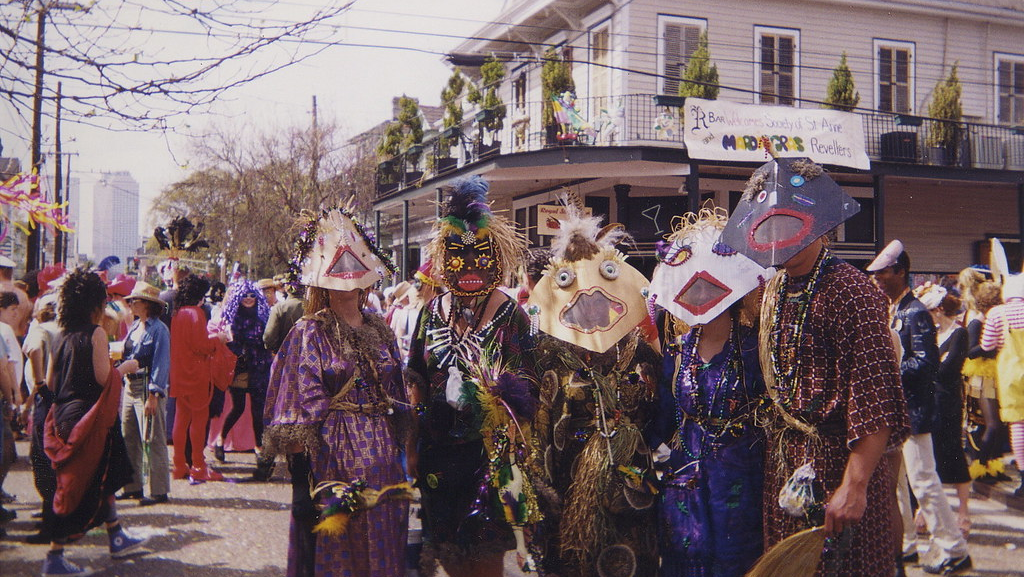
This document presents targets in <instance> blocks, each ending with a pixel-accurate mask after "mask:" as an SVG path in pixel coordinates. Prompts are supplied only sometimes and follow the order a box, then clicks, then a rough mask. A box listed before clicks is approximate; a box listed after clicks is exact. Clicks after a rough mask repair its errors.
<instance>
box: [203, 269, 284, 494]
mask: <svg viewBox="0 0 1024 577" xmlns="http://www.w3.org/2000/svg"><path fill="white" fill-rule="evenodd" d="M268 318H270V305H269V303H268V302H267V298H266V297H265V296H263V291H261V290H259V288H258V287H257V286H256V283H254V282H252V281H250V280H246V279H243V280H240V281H238V282H236V283H234V284H232V285H231V288H230V290H229V291H228V295H227V298H225V299H224V308H223V309H222V312H221V320H220V322H221V326H224V327H230V329H231V342H229V343H228V348H230V349H231V352H232V353H234V354H235V356H237V357H238V361H237V363H236V364H235V378H234V380H233V381H232V382H231V386H230V387H229V388H228V391H229V392H230V394H231V411H230V412H229V413H228V415H227V417H226V418H225V419H224V424H223V426H222V427H221V430H220V435H219V436H218V437H217V441H216V442H215V444H214V447H213V450H214V455H215V456H216V457H217V460H218V461H220V462H222V463H223V462H224V458H225V457H224V439H225V438H226V437H227V436H228V433H229V432H231V429H232V427H234V426H235V423H237V422H238V419H239V417H241V416H242V412H243V411H244V410H245V400H246V399H245V397H246V395H249V399H250V402H249V406H250V410H251V411H252V430H253V434H254V436H255V437H256V447H257V448H258V449H260V451H261V454H260V456H259V457H258V458H257V460H256V472H255V473H254V474H253V478H255V479H257V480H261V481H265V480H267V479H269V478H270V473H271V472H272V470H273V466H274V462H273V460H268V459H266V458H264V456H263V455H262V449H261V447H262V446H263V441H262V439H263V407H264V405H265V403H266V400H267V380H268V379H269V378H270V361H271V355H270V351H268V350H267V349H266V347H265V346H264V345H263V330H264V329H265V328H266V327H267V319H268Z"/></svg>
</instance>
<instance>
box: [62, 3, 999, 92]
mask: <svg viewBox="0 0 1024 577" xmlns="http://www.w3.org/2000/svg"><path fill="white" fill-rule="evenodd" d="M264 20H268V21H276V22H283V23H292V24H297V23H294V22H292V21H287V20H282V19H269V18H267V19H264ZM498 24H501V23H500V22H498ZM76 26H77V27H84V28H100V29H104V30H118V31H135V30H137V29H135V28H133V27H129V26H114V25H109V24H108V25H98V24H83V23H78V24H76ZM322 26H323V27H325V28H331V29H333V30H334V31H335V32H337V31H340V30H361V31H368V32H380V33H385V34H403V35H412V36H426V37H433V38H451V39H456V40H480V41H489V42H502V43H509V44H517V45H522V46H524V47H531V48H557V47H560V46H565V45H568V44H570V43H550V42H536V41H527V40H516V39H499V38H487V37H479V36H462V35H458V34H445V33H440V32H424V31H417V30H402V29H397V28H380V27H373V26H356V25H347V24H346V25H338V24H324V25H322ZM542 28H546V27H542ZM562 30H563V31H570V32H579V33H580V34H581V36H578V37H577V38H576V39H575V40H579V39H580V38H581V37H582V35H587V34H589V33H590V32H592V30H574V29H562ZM148 31H149V32H153V33H159V34H178V35H188V36H203V37H213V38H224V39H227V38H230V39H233V40H238V39H239V38H242V39H249V40H255V39H256V38H255V37H245V36H241V37H240V36H238V35H237V34H228V33H226V32H225V33H218V32H210V31H190V30H173V29H159V28H151V29H148ZM798 32H799V31H798ZM609 34H611V35H613V36H615V35H618V36H624V37H627V38H631V39H646V40H656V41H658V40H659V38H658V37H657V36H650V35H643V34H632V33H614V32H609ZM752 40H753V41H754V42H753V43H751V44H750V45H746V44H736V43H726V42H710V41H709V47H711V48H721V49H727V50H733V49H736V50H746V49H750V50H752V51H755V52H756V51H758V46H757V44H756V41H757V39H756V38H752ZM280 42H284V43H296V44H308V45H318V46H329V47H354V48H375V49H391V50H408V51H415V52H421V53H426V54H438V55H441V56H444V55H446V54H445V53H440V52H437V51H434V50H428V49H422V48H417V47H411V46H400V45H397V44H373V43H356V42H341V41H336V40H316V39H308V38H282V39H281V40H280ZM579 48H582V49H589V47H585V46H584V47H579ZM614 52H618V53H621V54H628V55H635V56H653V57H657V56H659V52H648V51H643V50H636V49H629V48H626V49H618V50H615V51H614ZM796 53H797V54H798V55H799V56H801V57H803V56H820V57H828V58H835V59H836V60H837V61H838V58H839V55H838V54H832V53H826V52H816V51H812V50H806V49H804V48H803V43H802V42H801V49H800V50H798V51H796ZM851 61H852V62H858V61H866V63H867V64H870V65H871V68H870V70H868V69H865V68H859V67H857V66H851V72H853V73H854V74H857V75H867V76H870V77H872V78H873V77H874V75H875V70H874V62H875V60H874V57H873V56H872V57H864V56H859V55H856V54H854V55H850V54H849V53H847V62H848V63H849V62H851ZM573 62H576V63H581V64H586V62H584V61H580V60H573ZM713 63H730V64H743V65H752V66H759V65H760V64H761V61H760V60H755V59H742V58H721V57H718V58H713ZM916 65H918V66H925V67H929V68H937V69H938V70H939V71H943V70H944V69H945V68H946V67H947V66H948V64H946V63H942V62H934V63H931V62H927V61H922V60H917V61H916ZM792 66H793V68H795V69H800V70H810V71H828V72H830V71H831V70H833V69H834V67H829V66H821V65H814V64H806V63H804V62H803V58H801V62H800V63H799V64H793V65H792ZM959 69H960V70H961V71H980V72H983V73H991V74H992V76H993V78H994V75H995V71H994V69H992V68H990V67H988V66H972V65H970V64H960V65H959ZM915 78H916V80H918V81H921V82H935V83H938V82H941V81H942V80H944V79H945V76H944V75H938V76H936V75H928V74H916V75H915ZM960 82H961V84H963V85H966V86H980V87H984V88H998V86H999V85H998V83H997V82H994V81H993V82H986V81H978V80H972V79H970V78H961V79H960Z"/></svg>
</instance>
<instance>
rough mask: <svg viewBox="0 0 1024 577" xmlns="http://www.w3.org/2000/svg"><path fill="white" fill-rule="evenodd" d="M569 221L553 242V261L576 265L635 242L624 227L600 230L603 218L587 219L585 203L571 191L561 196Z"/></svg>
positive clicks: (613, 225)
mask: <svg viewBox="0 0 1024 577" xmlns="http://www.w3.org/2000/svg"><path fill="white" fill-rule="evenodd" d="M561 200H562V203H563V204H564V205H565V208H566V219H565V220H561V221H559V223H558V234H556V235H555V237H554V238H553V239H552V240H551V260H552V261H554V260H563V259H564V260H567V261H570V262H575V261H578V260H584V259H588V258H590V257H592V256H594V255H595V254H597V253H599V252H601V251H602V250H605V249H614V248H615V246H616V245H618V244H620V243H622V242H627V241H629V240H631V239H632V237H630V235H629V233H628V232H626V229H625V227H623V226H622V225H621V224H618V223H612V224H609V225H608V226H605V227H604V228H601V217H600V216H587V215H586V213H585V212H584V207H583V199H581V198H580V197H579V196H578V195H577V194H575V193H574V192H572V191H566V193H565V194H563V195H562V198H561Z"/></svg>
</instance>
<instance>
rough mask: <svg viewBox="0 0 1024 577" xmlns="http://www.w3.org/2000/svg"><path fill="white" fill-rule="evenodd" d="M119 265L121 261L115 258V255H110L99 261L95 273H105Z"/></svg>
mask: <svg viewBox="0 0 1024 577" xmlns="http://www.w3.org/2000/svg"><path fill="white" fill-rule="evenodd" d="M119 264H121V259H119V258H117V255H113V254H112V255H110V256H108V257H106V258H105V259H103V260H101V261H100V264H98V265H96V271H97V272H107V271H108V270H110V269H112V268H114V267H115V266H117V265H119Z"/></svg>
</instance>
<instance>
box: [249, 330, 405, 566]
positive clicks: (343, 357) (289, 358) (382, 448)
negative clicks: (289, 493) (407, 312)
mask: <svg viewBox="0 0 1024 577" xmlns="http://www.w3.org/2000/svg"><path fill="white" fill-rule="evenodd" d="M363 318H364V322H365V324H364V325H363V327H361V328H359V329H356V331H355V338H354V339H351V340H353V341H355V342H356V343H363V344H365V343H367V342H372V339H374V338H376V339H377V340H379V341H381V342H382V345H381V346H380V347H379V349H378V351H377V353H376V355H373V356H374V357H375V358H373V361H374V363H375V365H376V367H377V371H378V375H379V378H380V383H379V386H376V384H375V383H372V382H367V383H366V384H365V385H356V386H355V387H353V388H352V390H351V391H350V392H349V393H348V395H347V397H346V399H345V400H347V401H349V402H352V403H357V404H368V403H375V402H379V401H381V400H382V396H381V395H382V394H384V395H387V396H388V397H390V398H392V399H394V400H396V401H398V403H396V404H395V406H394V410H395V411H396V412H402V411H407V410H408V405H407V404H405V403H406V393H405V387H404V385H403V381H402V373H401V367H402V365H401V361H400V360H399V357H398V352H397V348H396V346H395V340H394V334H393V333H391V330H390V329H388V328H387V327H386V326H385V325H384V324H383V322H382V321H381V320H380V319H379V318H378V317H376V316H374V315H365V314H364V317H363ZM332 322H336V321H335V320H334V317H333V313H330V312H329V311H321V312H320V313H318V314H317V315H315V316H314V317H312V318H310V317H304V318H303V319H301V320H300V321H299V322H298V323H297V324H296V325H295V327H294V328H293V329H292V330H291V332H290V333H289V334H288V337H287V338H286V339H285V341H284V344H283V345H282V346H281V348H280V350H279V351H278V355H277V357H276V358H275V360H274V364H273V367H272V369H271V377H270V384H269V387H268V390H267V408H266V419H267V421H268V435H269V436H271V437H273V436H275V435H276V436H278V437H279V438H283V440H284V441H285V442H288V441H292V442H294V441H297V440H300V438H301V440H303V441H307V454H308V458H309V468H310V471H311V473H312V478H313V479H312V482H313V484H314V486H315V484H316V483H319V482H322V481H354V480H356V479H363V480H365V481H367V483H368V484H369V486H370V487H371V488H375V489H379V488H381V487H383V486H385V485H390V484H394V483H400V482H402V481H404V480H405V474H404V472H403V471H402V465H401V461H400V456H399V444H398V441H397V438H396V435H395V432H394V430H393V428H392V426H391V424H390V423H389V420H390V419H389V417H387V416H368V415H363V414H358V413H350V412H344V411H340V410H332V409H330V408H329V405H330V403H331V397H332V396H334V395H335V394H336V393H337V392H338V391H339V390H340V388H341V387H342V385H344V384H345V383H346V382H347V381H348V380H349V378H350V377H351V376H352V374H353V370H354V368H355V363H356V362H357V359H358V354H357V353H356V352H355V350H353V348H352V347H353V345H352V344H350V343H349V342H345V343H342V344H339V343H336V342H334V341H335V337H334V336H333V334H332V333H333V328H332V327H331V323H332ZM385 339H386V340H385ZM363 370H364V378H366V380H367V381H371V380H372V379H371V375H369V374H366V369H365V368H364V369H363ZM303 429H305V432H297V431H302V430H303ZM310 434H312V435H314V436H315V438H318V439H319V443H315V444H314V446H313V447H312V448H310V447H309V444H310V443H308V440H309V435H310ZM303 436H304V437H303ZM293 459H294V456H293ZM307 506H308V504H307ZM302 508H303V504H301V503H298V500H296V502H295V503H294V504H293V508H292V509H293V510H292V512H293V516H292V523H291V531H290V535H289V552H288V575H289V576H297V575H306V574H308V569H309V568H308V562H309V561H308V559H304V558H303V557H304V555H303V553H302V551H303V550H304V547H305V546H306V545H307V544H308V539H309V532H308V530H309V518H308V513H309V511H308V510H300V509H302ZM408 510H409V507H408V501H402V500H385V501H382V502H381V503H380V504H379V505H377V506H376V507H374V508H372V509H369V510H366V511H360V512H357V513H356V514H355V515H353V516H352V518H351V520H350V522H349V526H348V532H347V533H346V534H345V535H342V536H340V537H328V536H324V535H322V534H320V535H316V536H315V537H314V538H315V539H316V546H315V565H314V570H315V574H316V575H317V576H328V575H330V576H344V577H349V576H351V577H393V576H396V575H404V574H405V545H406V535H407V532H408Z"/></svg>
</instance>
